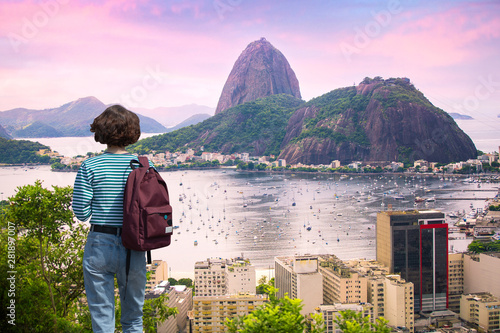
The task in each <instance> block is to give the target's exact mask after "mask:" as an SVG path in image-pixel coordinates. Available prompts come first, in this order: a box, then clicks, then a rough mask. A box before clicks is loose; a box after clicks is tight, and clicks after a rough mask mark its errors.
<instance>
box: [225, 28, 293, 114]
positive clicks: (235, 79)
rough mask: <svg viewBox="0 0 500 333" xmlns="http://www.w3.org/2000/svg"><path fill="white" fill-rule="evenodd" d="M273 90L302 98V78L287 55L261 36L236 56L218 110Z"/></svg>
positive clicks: (267, 93)
mask: <svg viewBox="0 0 500 333" xmlns="http://www.w3.org/2000/svg"><path fill="white" fill-rule="evenodd" d="M274 94H288V95H292V96H294V97H297V98H301V96H300V88H299V81H298V80H297V77H296V76H295V73H294V71H293V70H292V68H291V67H290V64H289V63H288V61H287V60H286V58H285V56H284V55H283V54H282V53H281V52H280V51H279V50H278V49H277V48H275V47H274V46H273V45H272V44H271V43H270V42H269V41H267V40H266V39H265V38H264V37H262V38H261V39H259V40H257V41H254V42H252V43H250V44H248V46H247V47H246V49H245V50H244V51H243V52H242V53H241V55H240V56H239V57H238V59H237V60H236V62H235V64H234V66H233V69H232V70H231V73H230V74H229V77H228V79H227V81H226V83H225V85H224V88H223V89H222V93H221V96H220V98H219V102H218V104H217V109H216V110H215V114H217V113H220V112H222V111H224V110H226V109H229V108H231V107H233V106H236V105H240V104H243V103H245V102H250V101H254V100H256V99H258V98H262V97H266V96H270V95H274Z"/></svg>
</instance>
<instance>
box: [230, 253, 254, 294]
mask: <svg viewBox="0 0 500 333" xmlns="http://www.w3.org/2000/svg"><path fill="white" fill-rule="evenodd" d="M226 283H227V288H226V292H227V293H228V294H238V293H242V292H243V293H250V294H255V291H256V290H255V289H256V287H257V285H256V281H255V266H253V265H251V264H250V261H249V260H248V259H243V258H235V259H232V260H231V261H228V262H227V265H226Z"/></svg>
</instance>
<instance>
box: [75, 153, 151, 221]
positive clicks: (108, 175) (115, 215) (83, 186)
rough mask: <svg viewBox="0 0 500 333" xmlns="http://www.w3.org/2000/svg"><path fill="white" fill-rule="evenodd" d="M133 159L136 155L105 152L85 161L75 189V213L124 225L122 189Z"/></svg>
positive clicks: (84, 217)
mask: <svg viewBox="0 0 500 333" xmlns="http://www.w3.org/2000/svg"><path fill="white" fill-rule="evenodd" d="M133 159H137V156H134V155H129V154H111V153H104V154H102V155H99V156H95V157H92V158H89V159H87V160H85V161H84V162H83V163H82V165H81V166H80V169H79V170H78V174H77V175H76V179H75V186H74V189H73V212H74V213H75V215H76V217H77V218H78V219H79V220H80V221H87V220H88V219H89V218H90V223H92V224H100V225H108V226H113V227H121V226H122V224H123V192H124V189H125V184H126V182H127V178H128V175H129V174H130V172H131V171H132V169H131V168H130V160H133ZM149 164H150V166H152V165H151V162H149Z"/></svg>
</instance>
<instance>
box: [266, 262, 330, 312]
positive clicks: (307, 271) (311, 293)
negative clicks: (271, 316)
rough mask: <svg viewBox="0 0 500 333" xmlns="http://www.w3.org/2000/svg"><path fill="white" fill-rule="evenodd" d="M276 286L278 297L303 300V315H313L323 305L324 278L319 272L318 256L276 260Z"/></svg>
mask: <svg viewBox="0 0 500 333" xmlns="http://www.w3.org/2000/svg"><path fill="white" fill-rule="evenodd" d="M274 285H275V287H276V288H277V289H278V292H277V293H276V297H278V298H283V297H285V294H287V295H288V297H290V298H291V299H296V298H299V299H301V300H302V304H303V308H302V310H301V314H302V315H307V314H309V313H313V312H314V309H315V308H316V307H318V306H319V305H320V304H322V303H323V277H322V275H321V273H320V272H319V271H318V256H308V255H306V256H290V257H275V258H274Z"/></svg>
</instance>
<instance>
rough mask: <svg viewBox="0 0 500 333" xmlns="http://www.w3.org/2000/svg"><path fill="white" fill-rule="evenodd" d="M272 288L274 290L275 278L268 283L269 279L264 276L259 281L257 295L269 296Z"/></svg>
mask: <svg viewBox="0 0 500 333" xmlns="http://www.w3.org/2000/svg"><path fill="white" fill-rule="evenodd" d="M272 288H274V277H273V278H271V280H269V281H267V277H266V276H265V275H263V276H262V277H261V278H260V279H259V285H258V286H257V287H256V288H255V289H256V294H269V293H270V290H272Z"/></svg>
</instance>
